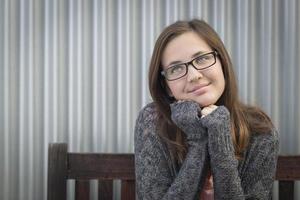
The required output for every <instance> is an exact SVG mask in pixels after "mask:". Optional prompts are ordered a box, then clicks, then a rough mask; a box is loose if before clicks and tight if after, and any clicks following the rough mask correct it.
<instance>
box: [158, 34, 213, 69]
mask: <svg viewBox="0 0 300 200" xmlns="http://www.w3.org/2000/svg"><path fill="white" fill-rule="evenodd" d="M209 51H211V47H210V46H209V45H208V44H207V43H206V42H205V41H204V40H203V39H202V38H201V37H200V36H199V35H197V34H196V33H195V32H186V33H183V34H181V35H179V36H177V37H175V38H174V39H172V40H171V41H170V42H169V43H168V44H167V45H166V47H165V49H164V51H163V54H162V66H163V67H164V68H165V67H168V66H169V65H170V63H172V62H174V61H180V62H186V61H189V60H190V59H192V55H194V54H195V53H198V52H209Z"/></svg>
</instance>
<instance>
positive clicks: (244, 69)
mask: <svg viewBox="0 0 300 200" xmlns="http://www.w3.org/2000/svg"><path fill="white" fill-rule="evenodd" d="M299 11H300V3H299V1H297V0H289V1H284V0H264V1H259V0H255V1H254V0H249V1H241V0H232V1H229V0H224V1H222V0H189V1H187V0H174V1H172V0H165V1H160V0H132V1H130V0H106V1H105V0H102V1H100V0H94V1H93V0H68V1H67V0H0V162H1V163H0V177H1V181H0V199H3V200H15V199H22V200H24V199H28V200H31V199H36V200H40V199H46V188H47V185H46V183H47V180H46V179H47V178H46V177H47V147H48V143H49V142H68V143H69V147H70V150H71V151H95V152H133V128H134V122H135V118H136V116H137V113H138V111H139V109H140V108H141V107H142V106H143V105H145V104H146V103H147V102H149V101H150V97H149V92H148V87H147V71H148V65H149V59H150V56H151V53H152V48H153V46H154V42H155V39H156V37H157V36H158V34H159V33H160V31H161V30H162V28H163V27H164V26H166V25H168V24H170V23H172V22H174V21H176V20H178V19H190V18H194V17H197V18H203V19H205V20H207V21H208V22H209V23H210V24H211V25H212V26H213V27H214V28H215V29H216V30H217V32H218V33H219V34H220V36H221V37H222V39H223V40H224V42H225V44H226V46H227V47H228V50H229V52H230V54H231V55H232V58H233V62H234V65H235V69H236V75H237V78H238V80H239V86H240V94H241V97H242V99H243V100H244V101H246V102H248V103H253V104H257V105H259V106H261V107H263V108H264V110H265V111H266V112H267V113H268V114H269V115H270V116H271V117H272V119H273V120H274V123H275V124H276V126H277V127H278V129H279V131H280V134H281V135H280V140H281V145H280V146H281V153H282V154H283V153H284V154H287V153H288V154H296V153H298V154H299V153H300V148H299V146H300V145H299V143H300V136H299V132H300V127H299V124H300V118H299V113H300V106H299V99H300V92H299V86H300V81H299V76H300V70H299V63H300V51H299V46H300V37H299V33H300V25H299V23H300V16H299ZM298 197H299V198H300V195H299V196H298Z"/></svg>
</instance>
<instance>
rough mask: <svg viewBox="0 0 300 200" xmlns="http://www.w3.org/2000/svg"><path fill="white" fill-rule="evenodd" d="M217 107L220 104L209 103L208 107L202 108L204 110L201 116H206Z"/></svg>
mask: <svg viewBox="0 0 300 200" xmlns="http://www.w3.org/2000/svg"><path fill="white" fill-rule="evenodd" d="M217 108H218V106H216V105H209V106H207V107H204V108H202V110H201V118H203V117H205V116H206V115H208V114H209V113H211V112H213V111H214V110H216V109H217Z"/></svg>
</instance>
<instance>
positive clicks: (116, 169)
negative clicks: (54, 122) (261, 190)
mask: <svg viewBox="0 0 300 200" xmlns="http://www.w3.org/2000/svg"><path fill="white" fill-rule="evenodd" d="M48 155H49V157H48V200H65V199H66V198H67V180H69V179H74V180H75V198H76V200H86V199H89V196H90V193H89V192H90V189H89V180H91V179H96V180H98V199H99V200H111V199H112V198H113V180H116V179H117V180H121V199H122V200H134V199H135V174H134V154H103V153H70V152H68V146H67V144H65V143H55V144H50V145H49V152H48ZM276 180H278V181H279V199H280V200H283V199H294V181H295V180H300V156H279V158H278V164H277V172H276Z"/></svg>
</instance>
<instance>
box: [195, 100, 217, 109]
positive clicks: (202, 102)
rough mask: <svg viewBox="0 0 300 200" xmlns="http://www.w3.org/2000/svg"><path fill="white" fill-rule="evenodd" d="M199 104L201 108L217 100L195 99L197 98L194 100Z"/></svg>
mask: <svg viewBox="0 0 300 200" xmlns="http://www.w3.org/2000/svg"><path fill="white" fill-rule="evenodd" d="M195 101H196V102H197V103H198V104H199V105H200V107H201V108H203V107H207V106H209V105H213V104H216V102H217V101H214V100H206V101H203V100H202V101H199V100H198V101H197V100H195Z"/></svg>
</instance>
